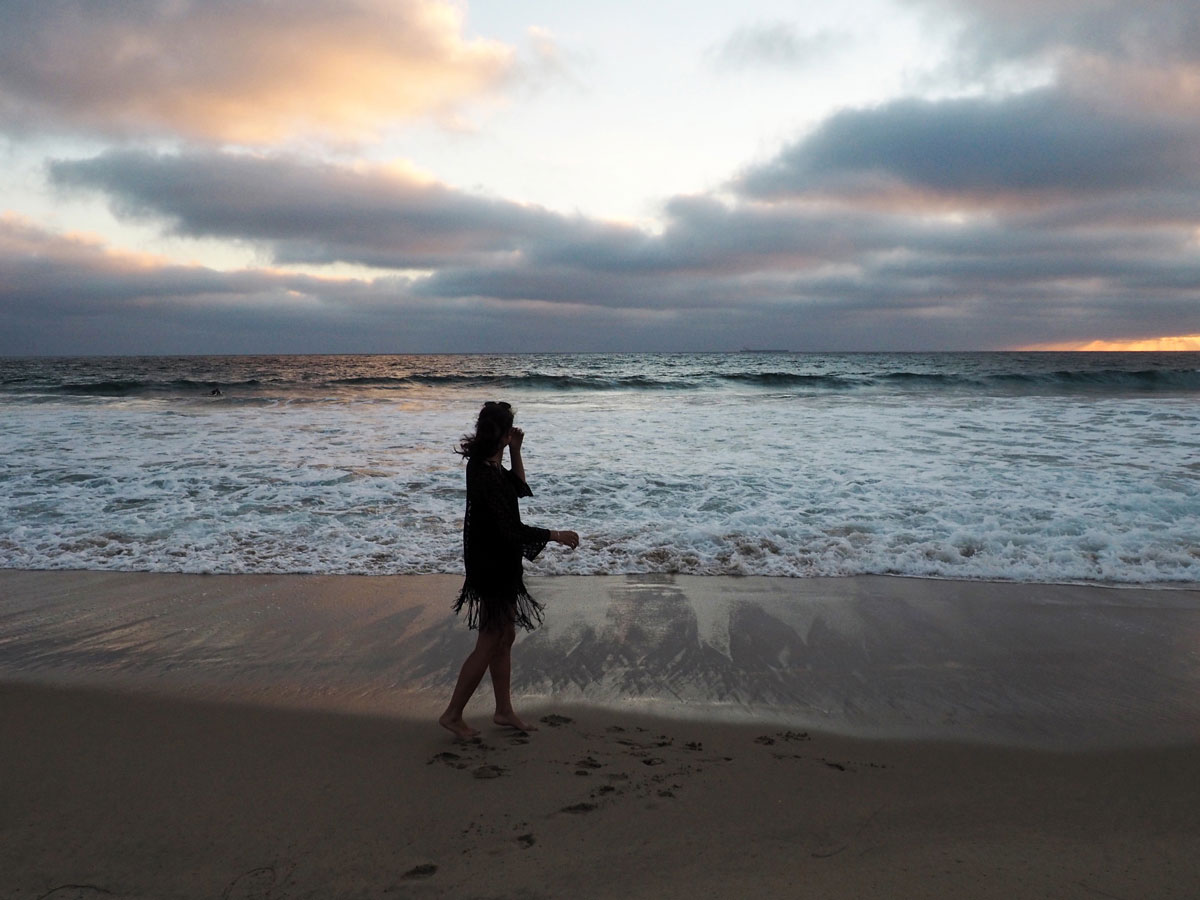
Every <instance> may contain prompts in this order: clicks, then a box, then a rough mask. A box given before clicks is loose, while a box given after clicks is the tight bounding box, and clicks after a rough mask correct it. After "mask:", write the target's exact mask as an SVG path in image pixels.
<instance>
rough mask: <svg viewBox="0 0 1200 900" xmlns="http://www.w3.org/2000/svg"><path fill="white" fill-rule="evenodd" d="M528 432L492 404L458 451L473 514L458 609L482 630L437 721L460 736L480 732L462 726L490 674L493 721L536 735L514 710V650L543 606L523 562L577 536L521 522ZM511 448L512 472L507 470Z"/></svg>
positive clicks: (505, 407)
mask: <svg viewBox="0 0 1200 900" xmlns="http://www.w3.org/2000/svg"><path fill="white" fill-rule="evenodd" d="M524 440H525V433H524V432H523V431H522V430H521V429H520V428H515V427H513V412H512V407H511V406H510V405H509V404H507V403H497V402H494V401H488V402H487V403H485V404H484V406H483V409H481V410H480V411H479V419H478V420H477V421H476V423H475V433H474V434H470V435H467V436H466V437H464V438H463V440H462V443H461V445H460V449H459V452H460V453H461V454H462V455H463V456H464V457H466V459H467V511H466V516H465V518H464V520H463V559H464V562H465V564H466V569H467V578H466V581H464V582H463V586H462V591H461V592H460V593H459V595H458V600H457V601H456V602H455V604H454V611H455V612H459V611H461V610H462V609H463V608H464V607H466V610H467V625H468V626H469V627H470V628H478V629H479V636H478V638H477V639H476V641H475V649H474V650H472V651H471V655H470V656H468V657H467V659H466V661H465V662H464V663H463V664H462V669H461V670H460V671H459V673H458V683H457V684H456V685H455V686H454V695H453V696H452V697H451V698H450V705H449V706H447V707H446V711H445V712H444V713H442V715H441V718H440V719H438V722H439V723H440V724H441V725H442V727H443V728H447V729H449V730H450V731H452V732H453V733H454V734H455V735H456V736H458V737H460V738H470V737H475V736H476V735H477V734H479V731H478V730H477V729H475V728H472V727H471V726H469V725H468V724H467V723H466V722H464V721H463V710H464V709H465V708H466V705H467V702H468V701H469V700H470V699H471V696H472V695H473V694H474V693H475V689H476V688H477V687H479V682H480V681H482V680H483V673H484V672H487V671H490V672H491V674H492V688H493V690H494V691H495V694H496V712H495V715H493V716H492V721H493V722H495V723H496V724H497V725H502V726H506V727H509V728H520V729H522V730H524V731H533V730H535V729H534V727H533V726H531V725H528V724H527V723H525V722H524V721H522V720H521V718H520V717H519V716H518V715H517V714H516V712H514V711H513V708H512V697H511V696H510V688H511V681H512V653H511V651H512V645H513V641H514V640H516V637H517V626H518V625H520V626H521V627H522V628H525V629H529V630H532V629H533V628H535V627H536V626H537V625H540V624H541V621H542V605H541V604H540V603H538V602H537V601H536V600H534V599H533V598H532V597H531V596H529V592H528V591H526V590H525V581H524V579H523V573H522V569H521V558H522V557H524V558H525V559H529V560H532V559H534V558H536V557H537V555H538V554H539V553H541V552H542V549H543V548H544V547H545V546H546V544H547V543H550V542H554V543H556V544H562V545H564V546H566V547H570V548H571V549H574V548H575V547H577V546H579V535H578V534H576V533H575V532H574V531H550V530H548V529H546V528H534V527H532V526H530V525H526V524H524V523H523V522H522V521H521V513H520V510H519V509H518V507H517V498H518V497H529V496H531V495H532V494H533V492H532V491H531V490H530V489H529V485H527V484H526V483H525V465H524V463H523V462H522V460H521V444H522V442H523V441H524ZM505 447H507V448H508V455H509V462H510V464H511V468H509V469H506V468H504V466H503V465H502V462H503V458H504V448H505Z"/></svg>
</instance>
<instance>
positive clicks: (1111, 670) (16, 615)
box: [0, 570, 1200, 745]
mask: <svg viewBox="0 0 1200 900" xmlns="http://www.w3.org/2000/svg"><path fill="white" fill-rule="evenodd" d="M457 581H458V579H456V578H455V577H454V576H401V577H394V578H387V577H375V578H358V577H344V576H290V575H280V576H188V575H161V574H147V573H130V574H127V573H97V572H20V571H12V570H10V571H0V593H2V594H3V596H4V597H5V600H4V603H3V606H0V677H3V678H12V679H20V680H41V681H59V682H63V681H65V682H76V683H79V682H83V683H92V684H105V683H107V684H117V685H122V684H124V685H129V686H135V687H140V688H150V689H158V690H170V691H186V692H190V693H198V694H219V695H221V696H244V697H247V698H251V699H267V700H271V701H275V702H284V703H298V704H303V705H319V706H325V707H333V708H343V709H357V710H362V709H370V710H377V711H384V712H406V711H407V712H420V713H422V714H424V713H425V712H426V711H427V710H428V709H429V708H432V707H434V706H436V705H437V704H438V703H440V702H444V695H445V694H446V692H447V691H448V690H449V688H450V686H451V685H452V684H453V681H454V678H455V675H456V673H457V666H458V664H459V663H460V662H461V659H462V657H463V655H464V653H465V652H466V650H467V649H468V648H469V647H470V644H471V640H472V637H471V634H470V633H469V632H467V630H466V628H465V626H464V624H463V623H462V622H461V621H460V620H457V619H455V618H454V616H453V615H452V614H451V613H450V612H449V604H450V601H451V599H452V598H453V596H454V592H455V590H456V587H457ZM531 586H532V589H533V590H534V592H535V594H537V595H538V596H539V597H540V598H541V599H542V600H543V601H545V602H546V604H547V607H548V610H547V621H546V625H545V626H544V627H543V628H541V629H539V630H538V631H536V632H533V633H531V634H529V635H526V636H523V637H522V638H521V639H520V642H519V644H518V646H517V648H516V650H515V655H514V660H515V670H514V693H517V694H522V695H525V696H526V698H527V700H529V699H530V698H538V699H540V698H553V699H555V700H564V701H578V702H585V703H593V704H603V705H614V706H623V705H628V704H630V703H636V704H638V705H639V706H645V705H651V706H653V707H654V708H656V709H660V710H664V711H672V712H676V713H681V714H685V715H733V716H742V715H752V716H755V717H760V718H769V719H775V720H779V721H787V722H791V723H795V724H797V725H801V726H814V727H819V728H827V729H830V730H835V731H845V732H852V733H860V734H865V735H911V736H922V737H941V738H950V739H958V738H981V739H998V740H1003V741H1011V742H1020V743H1043V744H1052V745H1053V744H1066V743H1071V744H1075V745H1079V744H1138V743H1156V742H1170V741H1181V740H1189V739H1191V740H1195V739H1196V738H1197V737H1200V691H1198V690H1197V687H1200V592H1198V591H1159V590H1126V589H1121V590H1114V589H1106V588H1099V587H1087V586H1073V585H1019V584H995V583H980V582H951V581H928V580H918V579H904V578H884V577H879V578H871V577H861V578H843V579H811V580H798V579H775V578H724V577H716V578H703V577H682V576H681V577H673V576H645V575H640V576H611V577H556V578H541V579H531ZM479 696H480V697H481V698H483V699H481V700H480V701H477V702H479V703H484V702H486V698H487V696H488V691H487V689H486V685H485V686H484V688H483V689H482V690H481V691H480V695H479Z"/></svg>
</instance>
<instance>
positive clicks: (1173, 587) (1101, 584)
mask: <svg viewBox="0 0 1200 900" xmlns="http://www.w3.org/2000/svg"><path fill="white" fill-rule="evenodd" d="M4 572H30V573H32V572H46V573H51V572H57V573H62V574H68V575H69V574H93V575H173V576H181V577H188V578H458V579H460V580H461V579H462V577H463V574H462V573H461V572H370V573H356V572H184V571H178V570H170V571H166V570H159V569H89V568H78V567H65V568H29V567H26V566H4V565H0V573H4ZM525 575H526V580H529V581H535V582H536V581H540V580H549V579H555V578H728V579H730V580H733V581H737V580H739V579H743V578H764V579H770V580H774V581H785V582H786V581H793V582H806V581H841V580H844V579H856V578H895V579H899V580H905V581H934V582H949V583H951V584H1006V585H1027V586H1030V587H1035V588H1037V587H1081V588H1104V589H1112V590H1117V591H1121V590H1133V591H1141V590H1145V591H1185V592H1186V591H1196V592H1200V581H1099V580H1089V579H1075V580H1071V579H1065V580H1059V581H1022V580H1019V579H1010V578H985V577H982V576H981V577H978V578H971V577H967V576H959V575H954V576H951V575H912V574H908V573H905V572H856V573H852V574H846V575H760V574H754V573H730V572H706V573H699V574H692V573H687V572H603V573H583V574H576V573H555V574H544V575H540V574H537V573H536V572H532V571H528V570H527V571H526V572H525Z"/></svg>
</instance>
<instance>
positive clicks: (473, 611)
mask: <svg viewBox="0 0 1200 900" xmlns="http://www.w3.org/2000/svg"><path fill="white" fill-rule="evenodd" d="M531 496H533V491H531V490H530V489H529V485H527V484H526V483H525V482H524V481H522V480H521V479H520V478H518V477H517V476H516V475H514V474H513V473H512V472H511V471H510V470H509V469H505V468H503V467H502V466H498V465H494V464H492V463H490V462H487V461H486V460H482V459H469V460H467V512H466V516H465V518H464V519H463V560H464V562H465V563H466V568H467V578H466V581H464V582H463V586H462V591H461V592H460V593H459V595H458V600H457V601H455V603H454V611H455V612H456V613H457V612H460V611H461V610H462V608H463V607H464V606H465V607H466V608H467V625H468V626H469V627H470V628H478V629H479V630H480V631H495V630H498V629H500V628H503V627H504V626H505V625H507V624H509V623H514V624H517V625H520V626H521V627H522V628H527V629H531V630H532V629H533V628H535V627H537V626H538V625H540V624H541V623H542V604H540V603H538V602H537V601H536V600H534V599H533V598H532V597H530V596H529V592H528V591H526V590H525V581H524V578H523V577H522V575H523V573H522V570H521V558H522V557H524V558H525V559H529V560H532V559H535V558H536V557H537V555H538V554H539V553H541V552H542V550H543V549H544V548H545V546H546V544H547V543H548V542H549V540H550V531H549V530H548V529H546V528H534V527H532V526H530V525H525V524H524V523H522V522H521V512H520V510H519V509H518V508H517V498H518V497H531Z"/></svg>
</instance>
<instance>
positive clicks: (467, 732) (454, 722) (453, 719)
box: [438, 712, 479, 741]
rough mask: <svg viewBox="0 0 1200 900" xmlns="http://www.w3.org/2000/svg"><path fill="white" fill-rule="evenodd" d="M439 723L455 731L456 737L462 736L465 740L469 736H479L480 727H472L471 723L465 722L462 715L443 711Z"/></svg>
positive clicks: (448, 729)
mask: <svg viewBox="0 0 1200 900" xmlns="http://www.w3.org/2000/svg"><path fill="white" fill-rule="evenodd" d="M438 724H439V725H441V726H442V727H443V728H445V729H446V730H447V731H451V732H453V733H454V736H455V737H458V738H461V739H462V740H464V741H465V740H467V739H468V738H473V737H478V736H479V729H478V728H472V727H471V726H470V725H468V724H467V723H466V722H464V721H463V717H462V716H455V715H452V714H451V713H448V712H444V713H442V716H441V718H440V719H438Z"/></svg>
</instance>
